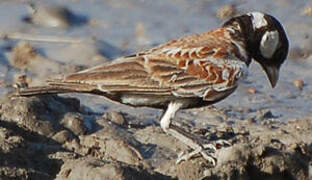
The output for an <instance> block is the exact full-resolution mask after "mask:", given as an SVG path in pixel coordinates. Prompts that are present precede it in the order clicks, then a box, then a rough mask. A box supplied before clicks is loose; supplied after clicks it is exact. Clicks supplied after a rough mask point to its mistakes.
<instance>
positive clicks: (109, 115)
mask: <svg viewBox="0 0 312 180" xmlns="http://www.w3.org/2000/svg"><path fill="white" fill-rule="evenodd" d="M103 118H105V119H108V120H109V121H111V122H113V123H116V124H118V125H121V126H127V125H128V122H127V121H126V120H125V118H124V117H123V115H122V114H121V113H120V112H117V111H110V112H106V113H105V114H104V115H103Z"/></svg>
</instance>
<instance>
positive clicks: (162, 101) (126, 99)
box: [118, 88, 235, 109]
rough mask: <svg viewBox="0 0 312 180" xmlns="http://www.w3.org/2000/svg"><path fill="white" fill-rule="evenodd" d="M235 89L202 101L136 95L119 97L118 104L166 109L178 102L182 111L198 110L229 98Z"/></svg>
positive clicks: (200, 99) (189, 98)
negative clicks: (173, 102)
mask: <svg viewBox="0 0 312 180" xmlns="http://www.w3.org/2000/svg"><path fill="white" fill-rule="evenodd" d="M234 90H235V88H233V89H231V90H227V91H223V92H219V93H220V94H219V95H217V96H215V99H210V100H204V99H203V98H202V97H176V96H153V95H137V94H123V95H121V96H120V99H119V100H118V101H119V102H121V103H123V104H126V105H130V106H134V107H142V106H143V107H144V106H145V107H153V108H161V109H164V108H167V105H168V104H169V103H170V102H171V101H179V102H182V103H183V106H182V109H188V108H198V107H203V106H208V105H211V104H214V103H216V102H218V101H221V100H223V99H224V98H226V97H227V96H229V95H230V94H231V93H232V92H233V91H234Z"/></svg>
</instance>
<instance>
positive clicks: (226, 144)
mask: <svg viewBox="0 0 312 180" xmlns="http://www.w3.org/2000/svg"><path fill="white" fill-rule="evenodd" d="M216 145H217V146H232V144H231V143H230V142H229V141H227V140H223V139H220V140H217V141H216ZM218 149H220V148H218Z"/></svg>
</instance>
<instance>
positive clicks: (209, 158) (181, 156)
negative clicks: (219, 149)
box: [176, 144, 216, 166]
mask: <svg viewBox="0 0 312 180" xmlns="http://www.w3.org/2000/svg"><path fill="white" fill-rule="evenodd" d="M203 148H204V149H203ZM203 148H202V147H199V148H197V149H195V150H193V151H191V152H189V153H184V152H182V153H180V154H179V155H178V158H177V161H176V164H179V163H181V162H182V161H188V160H189V159H191V158H192V157H194V156H195V155H197V154H199V153H200V154H201V155H202V156H203V158H204V159H206V160H207V161H208V162H209V163H211V164H212V166H215V165H216V160H215V159H216V158H215V157H214V156H213V155H212V153H214V152H216V147H215V146H214V145H213V144H205V145H203ZM207 151H210V152H207Z"/></svg>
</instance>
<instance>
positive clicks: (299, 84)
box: [292, 79, 304, 90]
mask: <svg viewBox="0 0 312 180" xmlns="http://www.w3.org/2000/svg"><path fill="white" fill-rule="evenodd" d="M292 83H293V84H294V86H296V87H297V88H298V89H300V90H302V88H303V86H304V82H303V80H301V79H294V80H293V81H292Z"/></svg>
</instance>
